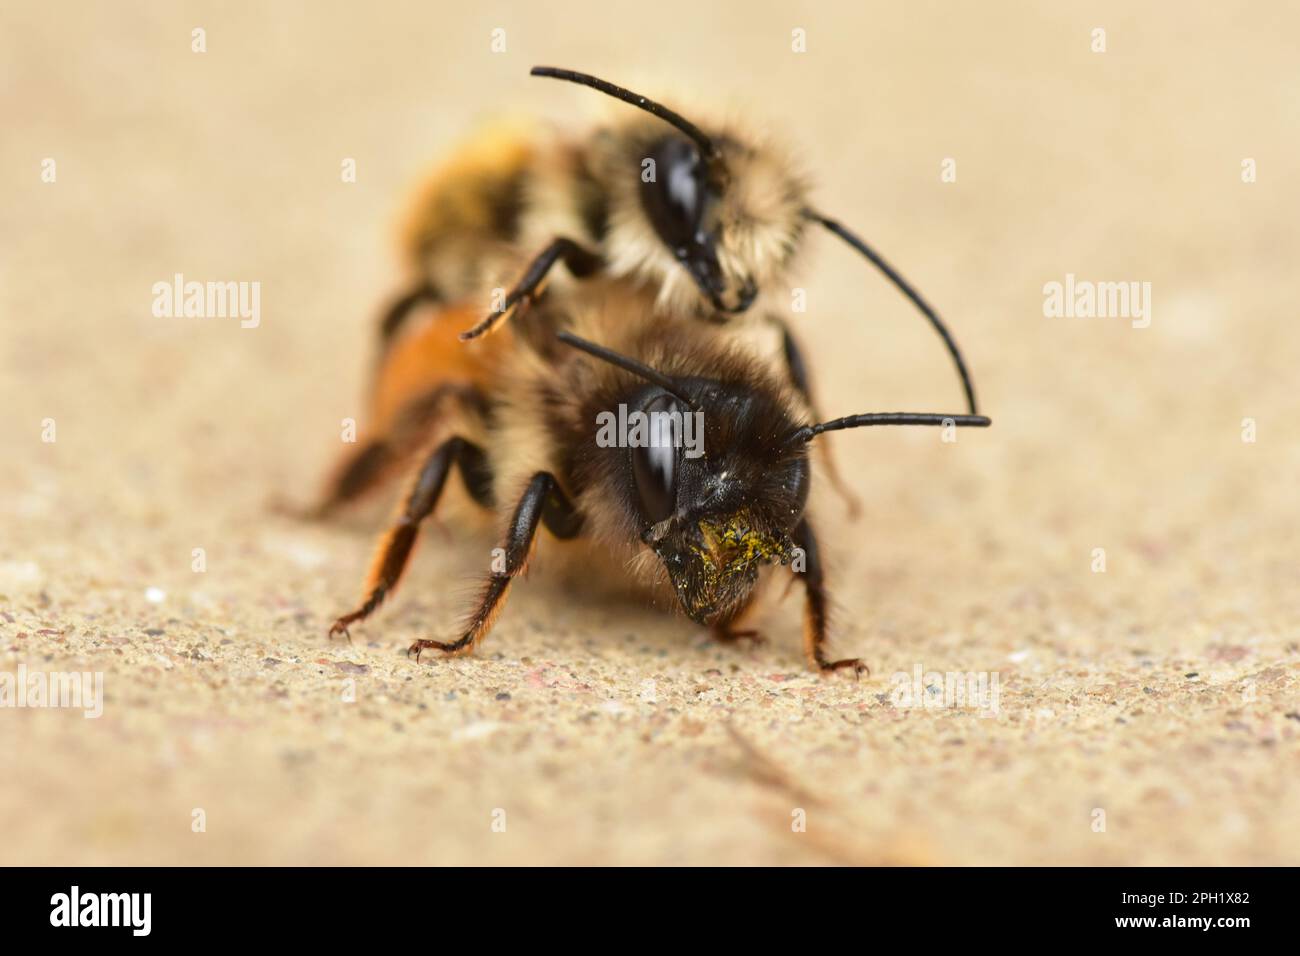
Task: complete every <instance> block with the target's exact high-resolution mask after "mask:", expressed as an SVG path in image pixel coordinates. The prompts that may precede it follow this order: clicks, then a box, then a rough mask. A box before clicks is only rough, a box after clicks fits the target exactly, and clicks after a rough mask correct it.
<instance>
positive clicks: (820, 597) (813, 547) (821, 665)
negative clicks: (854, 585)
mask: <svg viewBox="0 0 1300 956" xmlns="http://www.w3.org/2000/svg"><path fill="white" fill-rule="evenodd" d="M793 537H794V543H795V544H796V545H798V546H799V547H800V548H802V549H803V553H804V562H805V563H804V571H803V580H804V588H805V590H806V599H805V604H804V621H803V650H804V655H805V656H806V657H807V658H808V663H809V664H811V665H812V667H813V668H814V669H816V670H818V671H821V673H823V674H830V673H832V672H834V671H838V670H843V669H846V668H847V669H851V670H852V671H853V676H854V677H857V676H858V675H859V674H861V673H862V672H863V671H867V672H870V668H868V667H867V665H866V664H864V663H862V661H860V660H858V659H857V658H856V657H846V658H844V659H843V660H838V661H832V660H827V658H826V646H825V645H826V623H827V604H828V601H827V596H826V582H825V581H824V580H823V578H822V563H821V554H820V553H819V552H818V550H817V537H816V535H814V534H813V530H812V527H811V526H810V525H809V524H808V519H806V518H805V519H804V520H803V521H800V522H799V526H798V527H797V528H795V530H794V535H793Z"/></svg>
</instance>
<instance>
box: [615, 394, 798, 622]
mask: <svg viewBox="0 0 1300 956" xmlns="http://www.w3.org/2000/svg"><path fill="white" fill-rule="evenodd" d="M701 397H702V400H701V401H700V406H701V411H699V412H694V413H692V412H690V411H689V410H687V409H685V407H684V406H683V405H681V403H680V402H678V401H677V400H676V399H674V398H673V397H672V396H670V395H668V394H667V393H665V392H662V391H660V392H658V393H657V394H656V393H654V392H653V391H652V392H651V393H650V394H649V395H648V396H647V398H646V400H645V401H644V403H643V404H642V407H643V408H644V409H646V410H647V412H653V411H657V412H661V413H673V412H680V413H682V415H683V416H685V415H691V414H695V415H698V416H700V418H701V419H702V420H703V422H702V424H703V441H702V442H701V443H700V444H698V445H692V444H691V443H690V442H689V441H684V440H682V439H683V437H689V436H683V435H682V434H680V433H678V432H676V431H674V429H675V428H676V426H674V425H668V426H665V427H664V428H663V429H662V430H660V432H659V433H658V434H657V435H656V434H655V433H654V430H653V428H652V438H655V439H657V441H651V442H650V443H648V444H646V445H644V446H640V447H632V448H629V449H627V454H628V457H629V468H628V471H629V472H630V477H631V485H632V488H633V498H634V505H635V508H636V510H637V512H638V514H639V517H640V519H641V527H642V529H643V530H642V534H641V539H642V541H643V542H645V543H646V544H647V545H648V546H649V547H650V548H651V549H652V550H653V551H654V553H655V554H656V556H657V557H658V558H659V560H660V562H661V563H662V564H663V566H664V569H665V570H666V571H667V572H668V576H669V579H670V580H671V582H672V585H673V590H674V592H675V593H676V594H677V598H678V600H679V601H680V602H681V605H682V608H683V610H685V612H686V614H687V615H688V616H689V617H690V618H691V619H692V620H694V621H696V622H697V623H700V624H705V625H708V624H712V623H714V622H716V621H719V620H725V619H727V618H729V617H731V616H734V615H735V614H736V613H737V612H738V611H739V609H740V608H741V607H742V606H743V605H744V604H745V602H746V600H747V599H748V597H749V594H750V591H751V590H752V589H753V587H754V585H755V584H756V583H757V580H758V573H759V570H760V568H761V567H762V566H763V565H765V564H772V563H780V564H785V563H787V562H788V561H789V560H790V558H791V557H792V554H793V548H794V546H793V543H792V542H791V540H790V533H791V531H792V529H793V528H794V526H795V525H796V524H797V523H798V521H799V518H800V517H801V516H802V514H803V510H804V506H805V505H806V503H807V496H808V461H807V457H806V454H805V453H804V452H803V451H802V450H801V449H795V450H788V449H787V448H786V447H785V445H784V442H783V441H782V438H783V437H784V436H786V435H788V434H789V432H790V429H791V428H793V427H794V426H793V423H792V422H790V420H789V419H788V418H787V417H786V415H785V414H784V412H783V411H782V410H781V409H780V408H779V407H778V406H777V405H776V404H775V403H774V402H770V401H769V400H767V399H766V398H764V397H763V396H761V395H758V394H755V393H753V392H746V391H741V390H732V389H728V388H727V387H725V386H720V385H718V384H717V383H710V384H709V385H708V386H706V387H705V388H704V389H702V395H701ZM662 420H663V421H665V422H676V421H677V420H678V419H677V417H676V416H675V415H672V414H669V415H665V416H664V417H663V419H662ZM681 420H682V421H683V422H686V421H687V419H686V418H685V417H683V418H682V419H681Z"/></svg>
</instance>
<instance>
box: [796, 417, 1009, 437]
mask: <svg viewBox="0 0 1300 956" xmlns="http://www.w3.org/2000/svg"><path fill="white" fill-rule="evenodd" d="M992 424H993V419H991V418H989V417H987V416H986V415H936V414H932V413H930V412H867V413H865V414H863V415H846V416H844V417H843V418H836V419H834V420H832V421H829V422H822V423H820V424H817V425H804V426H803V427H802V428H800V429H798V430H796V431H795V432H794V434H792V435H791V436H790V437H789V438H788V439H786V443H787V444H793V443H794V442H801V443H803V442H810V441H812V440H813V439H814V438H816V437H817V436H818V435H820V434H821V433H822V432H838V431H842V430H843V429H845V428H865V427H866V426H868V425H956V426H958V427H966V428H988V427H989V426H990V425H992Z"/></svg>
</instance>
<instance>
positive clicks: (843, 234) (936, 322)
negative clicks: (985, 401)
mask: <svg viewBox="0 0 1300 956" xmlns="http://www.w3.org/2000/svg"><path fill="white" fill-rule="evenodd" d="M804 216H805V217H807V218H808V219H811V220H813V221H814V222H819V223H821V224H822V225H823V226H825V227H826V228H827V229H829V230H830V231H831V232H833V233H835V235H837V236H839V237H840V238H841V239H843V240H844V241H845V242H847V243H848V244H849V245H851V246H852V247H853V248H854V249H856V250H858V252H860V253H862V254H863V255H864V256H866V257H867V259H869V260H871V262H872V264H873V265H875V267H876V268H877V269H879V270H880V271H881V272H883V273H884V274H885V276H886V278H888V279H889V281H890V282H892V283H894V285H896V286H897V287H898V290H899V291H900V292H902V293H903V295H905V296H907V297H908V298H909V299H911V300H912V304H913V305H915V306H916V307H917V308H918V309H920V310H921V313H922V314H923V315H924V316H925V317H926V318H927V319H929V320H930V324H931V325H933V326H934V330H935V331H936V332H938V333H939V337H940V338H941V339H943V342H944V344H945V345H946V346H948V354H950V355H951V356H952V360H953V362H954V364H956V366H957V374H959V375H960V376H961V386H962V388H963V389H965V391H966V405H967V407H968V408H969V409H970V413H971V414H972V415H974V414H975V413H976V411H977V410H978V409H977V408H976V406H975V386H974V385H973V384H971V380H970V372H968V371H967V370H966V362H965V360H964V359H963V358H962V357H961V349H959V348H958V347H957V343H956V341H955V340H954V339H953V337H952V333H951V332H949V331H948V327H947V326H946V325H944V324H943V320H942V319H941V318H939V315H938V313H936V312H935V311H934V309H932V308H931V307H930V303H928V302H926V301H925V299H923V298H921V293H919V292H917V291H916V290H915V289H914V288H912V285H911V283H909V282H908V281H907V280H906V279H904V278H903V277H902V276H901V275H899V274H898V273H897V272H896V271H895V270H894V267H893V266H891V265H890V264H889V263H888V262H886V261H885V260H884V258H882V257H881V255H880V253H878V252H876V250H875V249H872V248H871V247H870V246H869V245H867V244H866V243H865V242H863V241H862V239H860V238H859V237H858V236H856V235H854V234H853V233H852V232H850V231H849V230H848V229H847V228H845V227H844V226H842V225H841V224H840V223H838V222H836V221H835V220H834V219H829V218H827V217H826V216H823V215H822V214H821V213H819V212H815V211H814V210H812V209H805V210H804Z"/></svg>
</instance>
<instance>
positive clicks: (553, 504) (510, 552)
mask: <svg viewBox="0 0 1300 956" xmlns="http://www.w3.org/2000/svg"><path fill="white" fill-rule="evenodd" d="M539 521H542V522H544V523H545V524H546V527H547V529H548V530H549V531H550V532H551V533H552V534H554V535H555V536H556V537H557V538H572V537H573V536H575V535H576V534H578V532H579V531H580V530H581V528H582V515H581V514H580V513H579V512H578V511H577V510H576V509H575V508H574V507H573V504H572V503H571V502H570V501H569V499H568V498H567V497H565V495H564V492H563V491H561V490H560V486H559V484H558V483H557V482H556V480H555V477H554V476H553V475H551V474H550V473H549V472H545V471H539V472H538V473H537V474H535V475H533V478H532V481H530V482H529V483H528V488H527V489H526V490H525V491H524V494H523V496H522V497H521V498H520V499H519V504H518V505H516V506H515V513H514V516H513V517H512V518H511V519H510V526H509V527H508V529H507V530H506V539H505V542H504V543H505V548H504V551H505V569H504V570H502V571H494V572H493V574H492V576H491V577H489V578H488V580H487V583H486V585H485V586H484V588H483V594H482V596H481V597H480V598H479V602H478V607H477V608H476V609H475V610H474V613H473V614H471V615H470V618H469V620H468V621H467V622H466V624H465V629H464V632H463V633H462V634H461V636H460V637H459V638H457V639H456V640H454V641H446V642H444V641H432V640H418V641H416V642H415V643H414V644H412V645H411V646H410V647H409V648H408V649H407V654H414V655H415V659H416V660H417V661H418V660H419V659H420V652H421V651H423V650H426V649H429V648H432V649H434V650H438V651H442V652H443V653H444V654H460V653H468V652H469V651H472V650H473V649H474V647H475V645H477V644H478V642H479V641H480V640H482V639H483V637H484V636H485V635H486V634H487V633H488V631H490V630H492V625H493V624H495V623H496V619H497V615H499V614H500V613H501V610H502V608H504V607H505V602H506V597H507V595H509V593H510V585H511V583H512V582H513V580H514V579H515V578H516V577H517V576H518V575H520V574H522V573H523V572H524V570H525V569H526V568H527V567H528V559H529V556H530V554H531V553H532V549H533V542H534V541H535V540H536V537H537V523H538V522H539Z"/></svg>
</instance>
